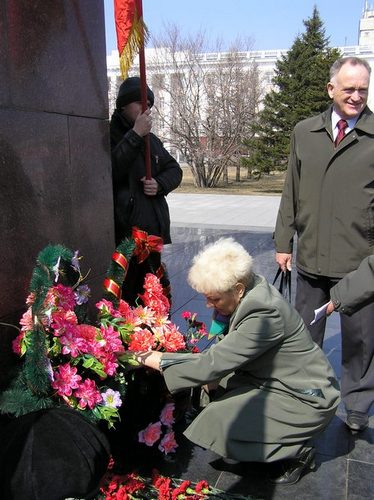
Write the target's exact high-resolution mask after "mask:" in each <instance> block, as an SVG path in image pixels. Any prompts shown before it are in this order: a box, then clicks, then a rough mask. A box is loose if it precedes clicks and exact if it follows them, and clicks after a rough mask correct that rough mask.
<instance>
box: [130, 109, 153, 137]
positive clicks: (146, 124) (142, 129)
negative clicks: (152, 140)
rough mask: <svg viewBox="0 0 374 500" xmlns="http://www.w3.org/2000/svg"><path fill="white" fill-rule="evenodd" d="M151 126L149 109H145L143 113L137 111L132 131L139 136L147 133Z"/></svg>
mask: <svg viewBox="0 0 374 500" xmlns="http://www.w3.org/2000/svg"><path fill="white" fill-rule="evenodd" d="M151 128H152V116H151V110H150V109H146V110H145V111H144V113H139V114H138V116H137V118H136V120H135V123H134V126H133V131H134V132H136V133H137V134H138V135H139V136H140V137H144V136H145V135H147V134H149V132H150V131H151Z"/></svg>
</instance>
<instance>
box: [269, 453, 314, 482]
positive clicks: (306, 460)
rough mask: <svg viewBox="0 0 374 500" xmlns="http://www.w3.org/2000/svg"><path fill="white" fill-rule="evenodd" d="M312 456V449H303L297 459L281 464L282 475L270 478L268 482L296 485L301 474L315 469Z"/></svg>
mask: <svg viewBox="0 0 374 500" xmlns="http://www.w3.org/2000/svg"><path fill="white" fill-rule="evenodd" d="M314 455H315V449H314V448H304V449H303V450H302V452H301V453H300V455H299V456H298V457H296V458H294V459H292V460H285V461H284V463H283V464H282V468H283V471H282V473H281V474H280V475H279V476H277V477H275V478H270V481H271V482H272V483H273V484H295V483H297V482H298V480H299V479H300V477H301V475H302V474H303V472H305V471H307V470H314V469H315V468H316V463H315V461H314Z"/></svg>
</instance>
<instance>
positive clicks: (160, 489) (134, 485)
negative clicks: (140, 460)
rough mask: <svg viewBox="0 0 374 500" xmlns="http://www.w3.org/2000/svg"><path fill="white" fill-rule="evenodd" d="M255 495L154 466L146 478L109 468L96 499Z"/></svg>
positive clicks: (189, 499)
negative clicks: (226, 489) (228, 490)
mask: <svg viewBox="0 0 374 500" xmlns="http://www.w3.org/2000/svg"><path fill="white" fill-rule="evenodd" d="M244 498H245V499H247V500H249V499H251V498H252V497H250V496H246V497H243V496H241V495H235V494H232V495H231V494H230V493H225V492H223V491H222V490H219V489H217V488H213V487H212V486H210V485H209V484H208V482H207V481H205V480H202V481H199V482H196V483H193V482H191V481H189V480H183V479H176V478H171V477H167V476H163V475H161V474H160V473H159V472H158V471H157V470H153V472H152V477H150V478H145V477H142V476H140V475H139V474H137V473H133V472H132V473H129V474H125V475H116V474H112V473H111V471H110V469H109V470H108V473H107V474H106V476H104V478H103V481H102V485H101V488H100V494H99V495H98V497H97V500H124V499H132V500H140V499H152V500H204V499H212V500H214V499H215V500H231V499H232V500H234V499H235V500H244Z"/></svg>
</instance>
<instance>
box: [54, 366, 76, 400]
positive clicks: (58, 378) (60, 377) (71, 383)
mask: <svg viewBox="0 0 374 500" xmlns="http://www.w3.org/2000/svg"><path fill="white" fill-rule="evenodd" d="M81 380H82V377H81V376H80V375H77V368H76V367H75V366H70V365H69V363H65V364H64V365H60V366H59V367H58V368H57V370H56V371H55V372H54V381H53V382H52V387H53V389H56V390H57V394H59V395H60V396H71V394H72V392H73V391H72V389H77V388H78V387H79V382H80V381H81Z"/></svg>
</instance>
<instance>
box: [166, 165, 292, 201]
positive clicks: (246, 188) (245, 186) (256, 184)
mask: <svg viewBox="0 0 374 500" xmlns="http://www.w3.org/2000/svg"><path fill="white" fill-rule="evenodd" d="M182 168H183V180H182V184H181V185H180V186H179V187H178V188H177V189H176V190H175V191H174V192H175V193H212V194H213V193H215V194H252V195H257V196H258V195H273V194H274V195H278V194H281V193H282V189H283V183H284V179H285V172H272V173H271V174H269V175H267V174H265V175H262V176H261V178H260V179H258V180H257V179H254V178H251V179H248V178H247V172H246V170H245V169H242V171H241V181H240V182H236V181H235V175H236V169H235V167H231V168H229V172H228V177H229V180H228V184H227V185H224V184H223V183H220V184H219V185H218V186H217V187H215V188H198V187H196V186H195V185H194V182H193V176H192V174H191V170H190V168H189V167H188V166H182Z"/></svg>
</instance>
